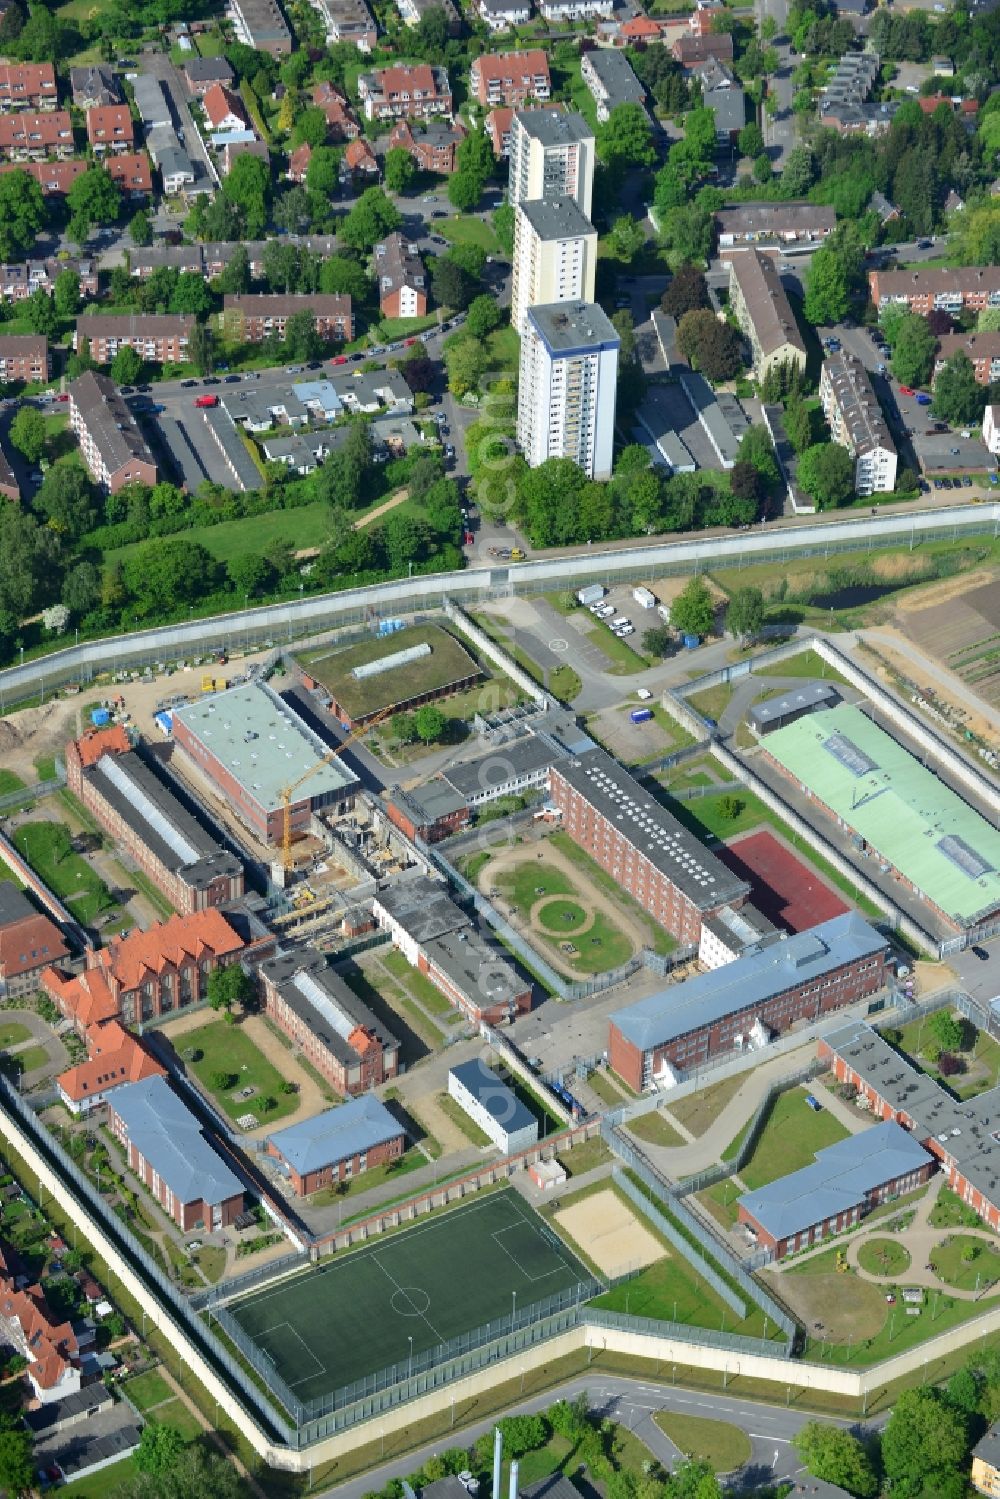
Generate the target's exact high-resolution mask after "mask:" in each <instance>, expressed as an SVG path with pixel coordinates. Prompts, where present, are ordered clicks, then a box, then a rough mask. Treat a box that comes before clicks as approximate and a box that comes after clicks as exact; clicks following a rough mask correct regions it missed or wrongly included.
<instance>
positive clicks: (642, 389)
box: [598, 307, 646, 534]
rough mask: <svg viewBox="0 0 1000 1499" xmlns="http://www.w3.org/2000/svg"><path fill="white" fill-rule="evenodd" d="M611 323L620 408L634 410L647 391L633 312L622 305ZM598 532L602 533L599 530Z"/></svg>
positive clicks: (628, 410) (623, 412) (612, 317)
mask: <svg viewBox="0 0 1000 1499" xmlns="http://www.w3.org/2000/svg"><path fill="white" fill-rule="evenodd" d="M611 323H612V326H613V328H614V330H615V332H616V333H617V334H618V337H619V339H620V340H621V344H620V347H619V350H618V409H619V411H620V412H621V413H622V414H626V413H628V412H631V411H634V410H635V408H636V407H637V406H638V405H639V403H640V402H641V401H642V398H643V396H644V395H645V393H646V376H645V372H644V371H643V368H642V360H641V359H640V358H639V349H638V345H637V344H636V341H635V326H634V324H633V322H632V313H631V311H630V310H629V308H627V307H620V308H619V309H618V311H617V312H614V313H612V315H611ZM598 534H602V533H601V532H598Z"/></svg>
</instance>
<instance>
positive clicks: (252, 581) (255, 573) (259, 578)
mask: <svg viewBox="0 0 1000 1499" xmlns="http://www.w3.org/2000/svg"><path fill="white" fill-rule="evenodd" d="M226 572H227V573H228V574H229V581H230V583H231V584H232V585H233V588H234V589H235V590H236V592H237V593H243V594H246V595H247V597H248V598H253V597H254V595H255V594H257V593H262V592H263V591H264V588H265V587H266V585H267V584H268V583H269V582H270V581H271V578H272V569H271V566H270V563H268V562H267V561H266V560H265V558H263V557H260V556H258V554H257V553H256V552H248V553H246V554H245V555H244V556H242V557H234V558H233V559H232V560H231V561H230V562H227V563H226Z"/></svg>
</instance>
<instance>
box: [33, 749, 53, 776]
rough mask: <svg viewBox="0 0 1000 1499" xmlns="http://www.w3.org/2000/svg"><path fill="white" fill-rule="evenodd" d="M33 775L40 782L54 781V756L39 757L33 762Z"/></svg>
mask: <svg viewBox="0 0 1000 1499" xmlns="http://www.w3.org/2000/svg"><path fill="white" fill-rule="evenodd" d="M35 774H36V776H37V777H38V779H39V780H40V781H54V780H55V777H56V757H55V755H40V756H39V757H38V759H37V760H36V761H35Z"/></svg>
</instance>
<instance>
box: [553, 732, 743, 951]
mask: <svg viewBox="0 0 1000 1499" xmlns="http://www.w3.org/2000/svg"><path fill="white" fill-rule="evenodd" d="M549 794H550V797H551V800H552V801H553V802H554V803H555V805H556V807H557V808H558V809H559V811H560V812H561V813H562V824H563V827H564V828H565V829H566V831H567V833H568V834H569V835H570V837H571V838H572V839H573V842H574V843H578V844H579V845H580V847H581V848H583V849H585V850H586V852H587V853H588V854H590V856H591V858H592V859H596V860H597V862H598V864H600V866H601V868H602V869H606V870H607V871H608V873H609V874H611V875H614V878H615V880H616V881H617V883H618V884H619V885H621V886H622V888H623V889H625V890H627V891H628V893H629V894H630V895H631V896H632V897H633V898H634V899H635V900H637V901H638V902H639V904H640V906H642V907H643V908H644V909H645V910H647V911H648V912H649V914H650V915H651V916H653V917H655V919H656V920H657V921H658V922H659V923H660V925H661V926H664V927H666V929H667V931H668V932H671V933H672V934H673V935H674V936H675V937H676V938H678V940H679V941H681V942H694V943H697V942H698V940H699V938H700V936H701V924H702V922H703V921H704V919H705V918H706V917H707V916H714V915H716V913H717V912H719V911H721V910H722V908H723V906H733V907H739V906H741V905H742V904H743V902H744V901H745V900H746V899H747V897H748V896H749V894H750V886H749V885H748V884H747V883H746V881H745V880H741V879H738V878H737V877H736V875H735V874H732V873H731V872H730V870H728V869H727V868H726V867H725V865H724V864H721V863H720V862H719V860H718V859H717V858H716V857H715V855H714V854H711V853H709V852H708V850H707V849H706V848H705V846H704V844H702V843H699V841H698V839H697V838H696V837H695V836H694V834H693V833H689V832H688V830H687V828H685V827H683V826H682V824H681V823H679V822H678V821H677V818H676V817H674V816H673V815H672V814H671V813H670V812H668V811H667V810H666V808H665V807H662V806H661V805H660V803H659V802H658V801H657V800H656V798H655V797H653V796H651V795H650V793H649V792H648V791H646V790H644V788H643V787H642V786H640V785H639V783H638V781H636V780H635V778H634V777H633V776H631V775H629V773H628V771H627V770H623V769H622V767H621V766H620V765H619V764H618V763H617V761H615V760H613V759H612V758H611V756H610V755H608V754H605V752H604V750H601V749H593V750H589V751H588V752H587V753H586V754H583V755H580V756H579V758H577V759H573V760H561V761H560V762H559V763H558V764H557V765H554V766H553V767H552V770H551V772H550V774H549Z"/></svg>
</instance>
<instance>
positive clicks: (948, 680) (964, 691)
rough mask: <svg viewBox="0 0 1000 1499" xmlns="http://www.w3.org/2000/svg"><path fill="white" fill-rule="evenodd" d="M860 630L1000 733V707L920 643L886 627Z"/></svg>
mask: <svg viewBox="0 0 1000 1499" xmlns="http://www.w3.org/2000/svg"><path fill="white" fill-rule="evenodd" d="M858 633H859V634H860V636H861V638H862V639H863V640H868V641H872V642H873V643H875V644H877V645H881V646H885V647H886V648H887V649H888V650H890V651H894V652H895V653H896V654H897V655H899V656H903V657H905V659H906V660H907V661H908V662H909V663H910V665H911V666H913V667H914V668H915V669H916V670H917V671H918V672H919V674H920V676H921V677H929V678H930V680H931V681H932V682H933V683H934V684H935V685H936V686H937V687H940V688H941V690H942V691H943V692H944V694H945V696H946V697H950V698H951V699H952V701H953V702H957V703H961V705H962V706H963V707H964V708H967V709H968V711H969V712H970V713H973V714H975V715H976V716H977V717H978V718H984V719H986V720H987V722H988V723H989V724H990V725H991V727H992V728H993V729H994V730H995V731H997V732H1000V708H995V707H993V706H992V705H991V704H990V703H988V702H986V700H985V698H981V697H980V696H979V695H978V693H977V692H976V690H975V688H974V687H967V686H966V685H965V683H964V682H963V681H962V679H961V677H957V676H956V675H955V673H954V672H951V671H948V669H947V667H944V666H942V665H941V664H940V663H939V662H937V661H934V660H933V659H932V658H931V657H930V656H928V655H927V654H926V653H925V652H924V651H922V650H920V649H919V647H918V646H915V645H911V644H910V642H909V641H908V640H907V639H906V637H905V636H904V635H903V634H898V635H897V634H896V633H895V631H893V632H891V633H890V632H888V631H886V630H860V631H859V632H858Z"/></svg>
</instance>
